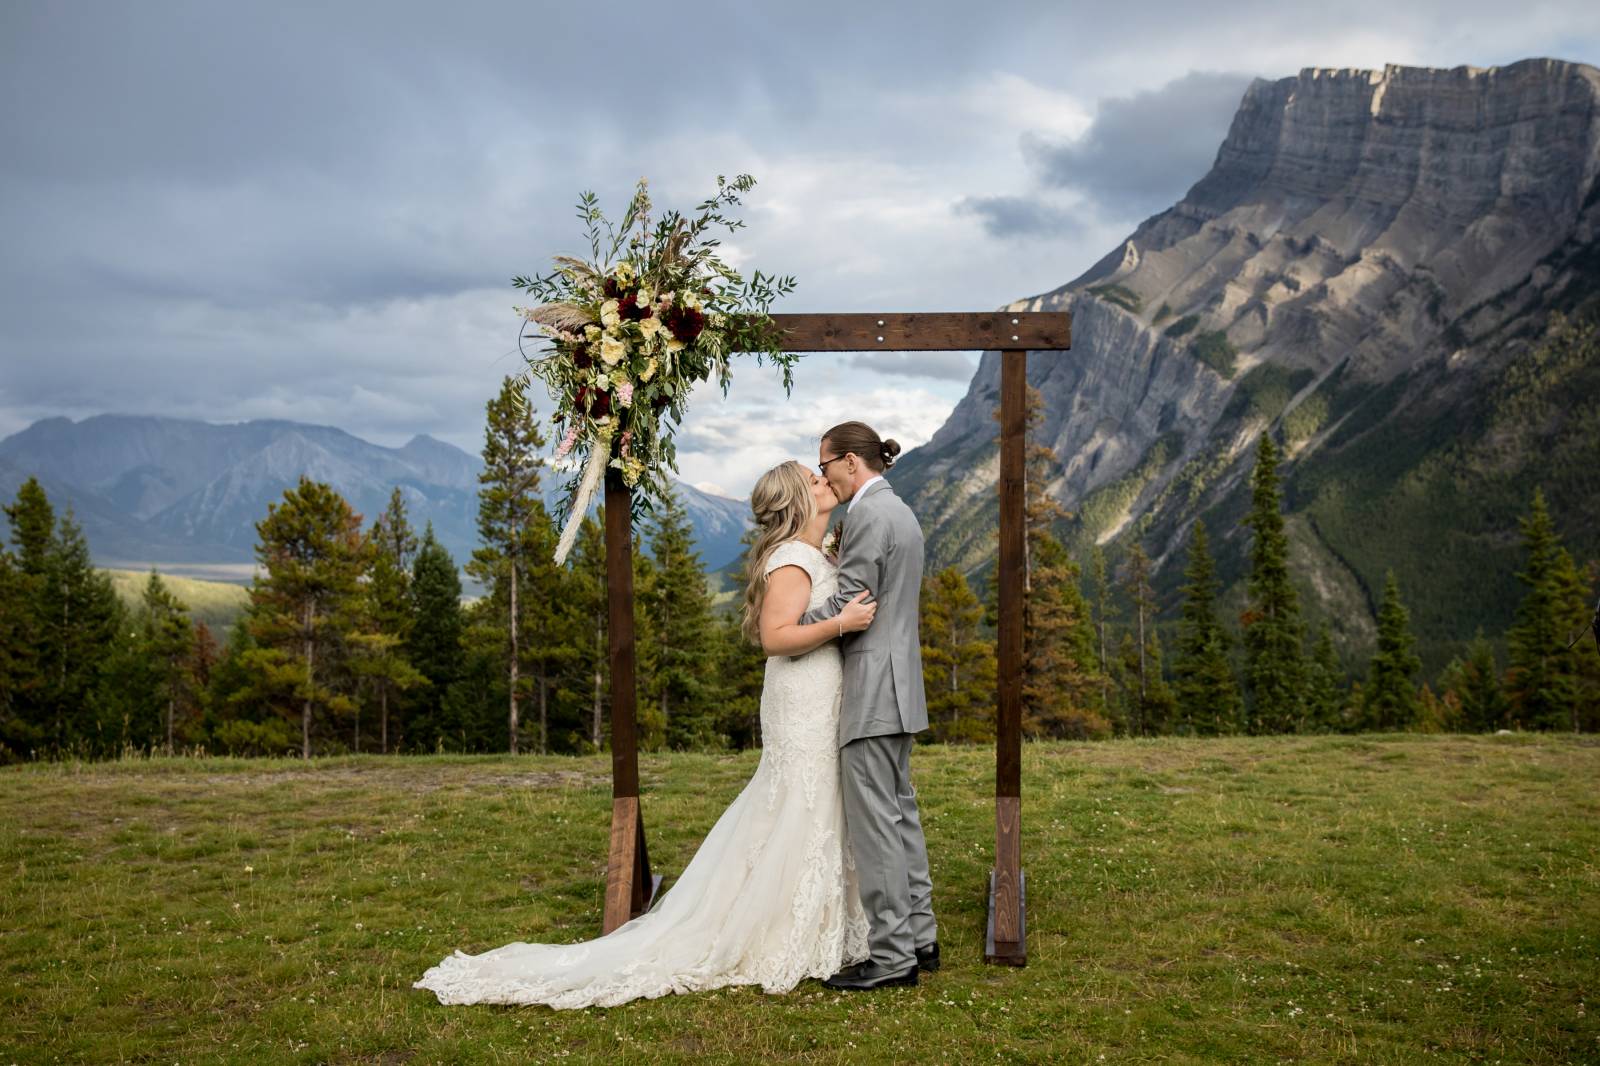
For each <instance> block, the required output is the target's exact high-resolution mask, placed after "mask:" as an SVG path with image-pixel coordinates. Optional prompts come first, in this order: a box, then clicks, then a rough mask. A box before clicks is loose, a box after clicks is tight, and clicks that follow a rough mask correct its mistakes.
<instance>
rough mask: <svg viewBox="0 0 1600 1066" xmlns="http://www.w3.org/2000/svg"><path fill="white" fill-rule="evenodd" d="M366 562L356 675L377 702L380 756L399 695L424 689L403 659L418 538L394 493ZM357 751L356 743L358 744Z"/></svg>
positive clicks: (372, 536)
mask: <svg viewBox="0 0 1600 1066" xmlns="http://www.w3.org/2000/svg"><path fill="white" fill-rule="evenodd" d="M367 540H368V557H369V558H370V559H371V563H370V565H369V567H368V570H367V586H366V602H365V605H364V608H365V609H364V619H363V621H364V624H363V626H362V629H361V633H360V634H359V635H358V637H357V642H358V646H359V647H360V650H361V654H360V667H359V669H360V671H361V672H362V673H363V674H364V675H365V676H366V677H367V678H368V679H369V683H370V686H371V688H372V691H373V693H374V694H375V695H376V696H377V699H378V750H379V751H380V752H383V753H385V754H387V753H388V751H389V718H390V714H391V712H392V711H397V710H398V709H399V706H400V704H399V701H400V699H401V698H402V697H403V694H404V693H406V692H408V691H411V690H414V689H416V688H417V687H419V686H421V685H424V684H426V683H427V679H426V678H424V677H423V676H422V674H421V672H419V671H418V670H417V669H416V667H414V666H413V665H412V664H411V661H410V659H409V657H408V656H407V653H406V648H407V646H408V644H409V642H410V640H411V629H412V625H413V622H414V621H415V616H414V615H413V613H412V607H411V566H412V562H413V560H414V558H415V556H416V552H417V537H416V534H415V533H414V532H412V529H411V523H410V521H409V520H408V519H407V517H406V503H405V497H404V495H402V494H401V492H400V489H399V488H398V487H396V488H395V489H394V491H393V492H391V493H390V495H389V506H388V508H387V509H386V510H385V511H384V512H383V514H381V515H379V516H378V518H377V521H375V522H374V523H373V524H372V529H371V530H370V531H369V532H368V534H367ZM357 747H358V749H359V741H358V743H357Z"/></svg>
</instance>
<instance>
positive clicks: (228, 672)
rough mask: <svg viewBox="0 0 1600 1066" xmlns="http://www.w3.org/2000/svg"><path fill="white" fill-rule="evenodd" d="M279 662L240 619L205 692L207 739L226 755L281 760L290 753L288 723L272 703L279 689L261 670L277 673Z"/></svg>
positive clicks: (247, 620) (290, 736) (248, 618)
mask: <svg viewBox="0 0 1600 1066" xmlns="http://www.w3.org/2000/svg"><path fill="white" fill-rule="evenodd" d="M280 663H281V659H280V657H278V656H275V655H272V654H271V652H270V651H269V650H268V649H263V648H261V647H260V646H259V645H257V644H256V640H255V635H254V634H253V633H252V631H251V624H250V617H249V615H248V614H247V615H246V616H245V617H244V618H241V619H240V620H239V622H238V623H237V624H236V625H235V626H234V627H233V631H232V633H230V634H229V637H228V643H227V646H226V647H225V648H224V649H223V652H222V656H221V658H220V659H218V660H217V665H216V667H215V669H213V670H212V671H211V677H210V683H209V685H208V686H207V691H206V707H207V711H208V714H207V721H206V735H207V736H208V737H209V738H210V743H211V745H212V746H213V747H214V748H215V749H216V750H218V751H223V752H227V753H228V754H230V755H284V754H287V753H288V752H290V751H292V750H293V749H294V738H293V736H292V734H291V733H290V727H289V720H288V718H286V717H285V716H284V715H283V714H281V713H279V710H278V707H277V705H276V704H275V702H274V699H275V697H277V696H278V686H275V685H273V684H270V683H267V682H265V681H264V680H263V678H262V676H261V673H262V671H263V670H265V671H268V672H271V671H272V670H274V669H275V668H277V669H281V666H280V665H279V664H280Z"/></svg>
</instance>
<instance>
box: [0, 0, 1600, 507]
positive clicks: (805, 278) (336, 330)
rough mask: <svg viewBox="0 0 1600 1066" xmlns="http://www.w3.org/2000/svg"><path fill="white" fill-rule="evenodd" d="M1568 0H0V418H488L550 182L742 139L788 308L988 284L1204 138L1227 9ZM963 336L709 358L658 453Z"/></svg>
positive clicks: (941, 305) (1426, 34)
mask: <svg viewBox="0 0 1600 1066" xmlns="http://www.w3.org/2000/svg"><path fill="white" fill-rule="evenodd" d="M1402 6H1403V7H1404V10H1403V11H1402V10H1401V7H1402ZM1567 6H1568V7H1570V10H1566V9H1563V10H1559V11H1556V10H1554V9H1550V10H1548V11H1545V14H1544V15H1541V16H1540V17H1538V18H1532V17H1529V15H1528V14H1527V13H1526V12H1522V11H1519V10H1514V9H1506V8H1505V7H1504V5H1503V4H1497V3H1494V2H1492V0H1450V2H1448V3H1447V2H1446V0H1427V2H1424V3H1418V4H1414V5H1394V4H1393V3H1392V0H1385V2H1382V3H1379V2H1376V0H1351V3H1350V4H1347V5H1345V6H1342V7H1328V8H1324V9H1318V10H1315V11H1304V10H1298V9H1293V7H1292V5H1288V6H1286V5H1282V4H1271V3H1264V2H1254V0H1240V3H1238V4H1235V5H1232V6H1229V7H1227V8H1225V9H1218V10H1215V11H1211V10H1208V11H1205V12H1203V13H1193V14H1191V13H1190V12H1191V9H1190V8H1189V7H1188V6H1180V5H1179V4H1177V3H1176V2H1175V0H1154V2H1152V3H1149V4H1145V5H1136V6H1133V7H1129V6H1127V5H1124V6H1123V7H1122V8H1107V7H1106V6H1105V5H1099V6H1097V7H1085V8H1079V7H1077V6H1076V5H1065V4H1060V3H1050V2H1045V0H1037V2H1035V0H1015V2H1011V3H1007V4H1005V5H1002V8H1003V10H997V9H995V8H994V7H992V6H989V7H986V6H983V5H973V4H971V3H969V2H967V0H925V2H923V3H921V4H919V5H918V6H917V8H916V10H915V12H914V13H910V14H908V11H907V9H906V8H904V7H903V6H902V5H892V4H883V5H862V4H859V3H856V2H854V0H816V2H813V3H810V4H806V5H800V6H794V5H791V6H790V7H788V8H784V9H781V10H780V9H778V8H774V7H772V6H771V5H753V4H750V3H748V2H747V0H699V2H695V0H686V3H684V4H680V5H677V6H675V7H673V8H671V9H670V11H669V10H668V9H667V8H664V7H663V6H662V5H660V4H643V3H638V2H636V0H620V2H619V3H616V4H613V5H610V6H608V7H607V8H605V9H604V11H603V12H601V13H597V12H596V11H595V10H593V9H588V8H583V7H582V6H581V5H540V4H527V3H517V2H514V0H461V2H458V3H455V4H451V5H449V6H447V7H446V6H441V5H439V4H437V3H435V2H433V0H385V2H383V3H371V2H368V3H358V2H355V0H351V2H341V3H337V4H327V3H320V2H318V3H313V2H308V0H280V2H277V3H272V4H265V3H261V4H226V5H218V4H216V3H214V2H212V0H162V2H161V3H148V4H126V3H120V4H119V3H110V4H93V5H87V6H85V5H81V4H80V5H70V4H51V3H47V2H41V0H34V2H31V3H30V2H26V0H22V2H13V3H9V4H0V95H3V96H4V98H5V99H6V101H7V105H8V106H7V107H5V108H3V109H0V145H3V146H4V150H3V151H0V233H4V234H5V241H4V242H3V244H0V435H5V434H8V433H10V432H13V431H15V430H18V429H21V428H23V427H24V426H25V425H27V424H28V423H29V422H31V421H33V420H35V419H38V418H42V417H47V416H49V415H54V414H67V415H70V416H72V417H83V416H85V415H89V414H95V413H100V412H103V411H126V412H130V413H149V414H172V415H181V416H188V417H201V418H209V419H213V420H218V421H224V420H237V419H243V418H252V417H282V418H297V419H303V420H306V421H326V422H332V423H334V424H337V425H339V426H341V427H342V428H344V429H346V430H348V431H350V432H352V433H356V434H358V435H361V436H364V437H367V438H368V439H372V440H375V441H378V442H379V443H388V444H399V443H403V442H404V441H405V440H406V439H408V438H409V437H410V436H411V435H412V434H414V433H419V432H426V433H431V434H432V435H434V436H436V437H440V438H442V439H446V440H450V441H452V442H453V443H456V444H458V445H461V446H462V447H467V448H476V447H478V446H479V445H480V443H481V438H482V418H483V405H484V402H485V401H486V400H487V399H488V398H489V397H491V396H492V395H494V393H495V391H496V390H497V388H498V386H499V382H500V380H501V378H502V376H504V375H506V374H510V373H515V372H516V371H517V370H518V369H520V362H519V360H518V357H517V356H516V354H515V337H516V333H517V323H516V320H515V318H514V317H513V316H512V314H511V311H510V306H511V304H512V303H514V302H518V295H517V294H516V293H514V292H513V291H512V290H511V288H510V286H509V284H508V282H509V279H510V277H511V275H513V274H516V273H529V272H532V271H536V270H539V269H540V268H541V267H543V266H545V265H546V264H547V263H548V261H549V260H548V257H549V256H550V255H551V254H553V253H557V252H569V253H570V252H577V253H581V252H583V251H584V249H582V248H580V247H578V246H577V239H578V229H577V226H576V223H575V221H574V219H573V218H572V210H571V205H572V202H573V199H574V197H575V195H576V194H577V193H578V192H579V191H581V190H583V189H586V188H592V189H593V190H594V191H595V192H596V193H597V194H598V195H599V196H600V197H601V200H602V203H603V204H605V205H606V206H607V207H608V208H613V209H615V208H618V207H620V206H621V204H622V203H623V202H624V201H625V198H626V196H627V194H628V192H629V190H630V189H631V188H632V184H633V181H634V180H635V179H636V178H637V177H638V176H639V175H641V174H648V175H649V176H650V178H651V181H652V188H653V189H654V191H655V193H656V198H657V200H658V202H661V203H664V204H669V205H676V206H683V207H689V206H692V205H693V204H695V203H697V202H698V201H699V200H700V199H702V198H703V197H704V196H705V195H706V194H707V192H708V191H709V186H710V184H711V181H712V178H713V177H714V176H715V174H717V173H719V172H721V173H727V174H733V173H737V172H739V171H742V170H748V171H751V172H753V173H755V174H756V176H757V177H758V178H759V179H760V181H761V184H760V185H759V186H758V187H757V189H756V190H755V192H754V194H753V195H752V197H751V198H750V201H749V205H748V207H749V209H748V211H747V212H746V213H745V217H746V218H748V219H749V220H750V223H751V224H750V227H749V228H748V229H747V230H743V231H740V233H739V234H737V235H735V237H734V238H732V239H731V240H730V241H729V245H728V250H729V251H730V254H731V255H736V256H737V258H738V261H739V262H741V263H744V264H747V265H753V266H760V267H762V268H764V269H768V270H776V271H779V272H781V273H792V274H794V275H796V276H797V277H798V278H799V280H800V286H799V289H798V290H797V292H796V294H795V295H794V296H793V297H791V298H790V299H789V300H787V301H785V304H784V306H782V307H781V308H779V309H780V310H786V311H871V310H897V311H898V310H908V311H914V310H958V309H984V308H993V307H996V306H999V305H1000V304H1002V303H1004V302H1006V301H1008V300H1012V299H1017V298H1019V297H1023V296H1027V295H1029V294H1032V293H1037V292H1043V291H1047V290H1049V289H1051V288H1054V287H1055V286H1057V285H1059V284H1060V283H1061V282H1062V281H1063V280H1065V279H1067V278H1070V277H1072V276H1074V275H1075V274H1077V273H1079V272H1080V271H1081V270H1082V269H1083V268H1084V267H1086V266H1087V265H1088V264H1089V263H1091V262H1092V261H1093V260H1094V259H1096V258H1098V257H1099V256H1100V255H1101V254H1102V253H1103V252H1104V251H1105V249H1106V248H1108V247H1111V246H1113V245H1114V243H1115V241H1116V240H1117V239H1118V238H1119V237H1121V236H1122V234H1123V232H1124V231H1125V226H1126V222H1127V220H1128V217H1129V214H1130V212H1131V213H1135V214H1136V213H1138V212H1139V211H1143V210H1149V209H1154V208H1157V207H1161V206H1164V205H1165V204H1166V203H1168V202H1170V201H1171V200H1172V199H1174V198H1175V197H1176V196H1177V195H1181V193H1182V191H1183V189H1184V188H1186V187H1187V185H1188V184H1189V183H1190V182H1192V181H1194V180H1195V179H1196V178H1198V177H1199V175H1200V173H1202V172H1203V171H1204V170H1205V167H1206V166H1207V165H1208V164H1209V162H1210V158H1211V154H1212V153H1214V152H1215V149H1216V142H1217V141H1219V140H1220V138H1221V136H1222V133H1223V130H1224V128H1225V125H1226V113H1227V111H1228V110H1229V109H1231V106H1232V101H1225V100H1224V97H1225V96H1226V93H1225V91H1224V90H1225V89H1226V85H1224V84H1223V83H1224V82H1226V81H1227V79H1228V78H1229V77H1232V76H1230V75H1194V76H1190V77H1180V75H1183V72H1185V71H1192V70H1195V69H1198V68H1200V67H1203V66H1205V65H1206V64H1207V63H1208V62H1211V56H1212V55H1213V54H1214V52H1215V47H1216V44H1215V42H1216V41H1218V40H1226V41H1228V42H1229V53H1228V55H1229V57H1230V64H1231V65H1233V66H1236V67H1238V68H1241V69H1254V70H1262V71H1267V72H1270V73H1271V74H1272V75H1274V76H1280V75H1283V74H1288V73H1293V72H1294V71H1295V70H1296V69H1298V67H1299V66H1303V65H1312V64H1322V65H1326V64H1330V63H1338V64H1349V63H1358V64H1361V65H1367V66H1371V65H1378V64H1381V63H1383V62H1388V61H1396V62H1418V61H1426V62H1436V63H1439V64H1442V65H1449V64H1453V63H1457V62H1462V61H1467V60H1470V61H1473V62H1479V63H1485V62H1504V61H1509V60H1512V59H1516V58H1520V57H1521V56H1523V55H1528V54H1542V53H1560V54H1563V55H1565V56H1568V57H1570V58H1575V59H1583V60H1589V61H1593V60H1594V59H1595V58H1596V57H1597V56H1600V46H1597V45H1596V39H1597V38H1596V35H1597V34H1600V16H1597V15H1596V14H1594V13H1593V12H1592V11H1591V10H1590V8H1591V7H1592V5H1581V4H1577V3H1574V4H1571V5H1567ZM1540 10H1541V11H1543V10H1545V9H1540ZM998 26H1003V28H1004V32H996V29H997V27H998ZM1202 26H1203V28H1204V32H1198V30H1199V29H1200V27H1202ZM841 27H846V28H847V32H845V31H843V30H841ZM1441 27H1444V28H1447V29H1448V31H1449V32H1448V33H1441ZM1078 41H1093V42H1094V47H1093V48H1092V49H1082V50H1079V49H1075V48H1073V44H1074V42H1078ZM1064 49H1072V50H1073V61H1072V62H1070V63H1064V62H1063V61H1062V56H1063V51H1064ZM1173 78H1177V79H1178V80H1177V81H1175V82H1173V81H1172V79H1173ZM1194 79H1198V80H1194ZM1208 79H1209V80H1208ZM1161 83H1170V84H1166V85H1165V87H1164V88H1160V89H1153V90H1152V91H1149V92H1143V93H1141V92H1140V90H1142V89H1150V88H1151V87H1152V86H1154V85H1158V84H1161ZM1236 85H1237V88H1238V89H1241V90H1242V87H1243V81H1242V80H1237V81H1236ZM1236 98H1237V95H1236V93H1235V100H1236ZM1096 99H1102V100H1103V103H1102V104H1101V105H1100V108H1099V114H1098V117H1097V118H1096V119H1095V120H1094V121H1093V123H1092V124H1091V126H1090V127H1089V129H1088V131H1087V132H1086V133H1085V134H1084V135H1083V136H1082V137H1080V138H1079V139H1077V140H1074V141H1064V140H1062V135H1063V131H1074V130H1076V129H1078V128H1079V127H1081V126H1082V124H1083V122H1084V121H1085V118H1084V116H1086V115H1087V114H1089V113H1090V112H1091V111H1092V103H1093V101H1094V100H1096ZM1225 105H1226V106H1225ZM1164 108H1170V109H1171V110H1169V111H1164V110H1163V109H1164ZM1219 111H1220V112H1221V115H1220V118H1219V117H1217V113H1218V112H1219ZM1208 116H1209V117H1208ZM1206 123H1210V125H1209V126H1206ZM1202 126H1206V128H1205V129H1204V130H1201V128H1200V127H1202ZM1027 130H1034V131H1036V132H1037V136H1036V137H1035V139H1034V140H1033V141H1032V142H1030V143H1032V144H1033V145H1034V147H1033V148H1030V150H1029V153H1028V154H1026V155H1019V154H1018V152H1017V150H1016V145H1017V143H1018V139H1019V137H1021V136H1022V135H1023V133H1024V132H1025V131H1027ZM1052 131H1053V132H1052ZM1191 142H1192V143H1191ZM1180 145H1187V147H1182V148H1180V147H1179V146H1180ZM1030 165H1031V166H1032V167H1034V168H1036V169H1029V167H1030ZM1030 179H1031V183H1030ZM1141 182H1143V183H1146V184H1147V185H1148V186H1149V187H1148V188H1144V187H1142V186H1141V185H1140V183H1141ZM1163 182H1165V184H1163ZM973 190H984V191H986V192H987V191H993V190H1020V194H1019V195H1015V196H1009V197H1008V196H997V195H980V196H967V197H966V198H965V199H963V196H964V194H967V193H970V192H972V191H973ZM1141 190H1142V191H1141ZM1080 202H1081V204H1082V211H1081V213H1079V204H1080ZM953 204H959V205H960V206H959V207H958V208H957V209H956V210H952V205H953ZM1062 205H1067V206H1062ZM1069 209H1070V210H1071V211H1073V212H1074V214H1073V215H1072V216H1071V217H1070V218H1069V217H1068V216H1067V214H1066V211H1067V210H1069ZM975 222H976V223H977V225H975V224H974V223H975ZM1079 223H1081V226H1082V228H1081V229H1078V228H1075V227H1076V226H1077V225H1078V224H1079ZM1030 234H1040V235H1051V236H1054V237H1056V238H1058V239H1056V240H1039V241H1032V240H1021V241H1019V240H1018V239H1017V238H1025V237H1026V236H1028V235H1030ZM995 238H1004V239H995ZM969 359H970V357H969V356H962V355H959V354H958V355H937V356H936V355H931V354H930V355H926V356H923V355H916V356H905V355H891V354H889V353H870V354H867V355H862V356H851V355H848V354H840V355H838V356H836V357H835V356H825V357H817V358H810V357H808V359H807V360H806V362H805V363H804V365H803V366H802V367H801V369H800V371H799V373H798V375H797V383H798V387H797V388H796V391H795V395H794V396H793V397H787V398H786V397H784V396H783V395H782V390H781V388H779V387H778V385H777V383H776V380H777V379H776V375H774V374H771V373H767V372H764V371H762V370H760V369H758V368H755V367H752V366H747V365H742V366H741V367H740V369H739V370H738V372H737V375H736V384H735V386H734V390H733V392H732V393H731V394H730V396H729V397H728V398H727V399H726V400H722V399H720V398H716V397H714V396H712V395H710V391H709V390H708V393H707V395H706V396H705V398H704V399H702V398H701V396H700V395H699V394H697V397H696V404H695V406H694V407H693V408H692V409H691V414H690V424H689V425H687V426H685V427H684V429H685V432H684V433H683V434H682V435H681V436H680V437H679V443H680V456H681V458H682V461H683V464H684V470H685V473H686V475H688V476H690V477H691V478H692V479H698V480H714V481H717V482H719V483H722V484H725V485H726V487H728V488H729V489H730V490H732V491H735V492H742V491H744V490H745V489H747V488H748V484H749V481H748V479H747V478H748V477H753V475H754V473H759V470H760V469H761V468H760V467H757V466H754V465H750V466H749V468H748V469H746V468H745V467H739V468H738V470H734V471H732V472H730V470H731V468H730V466H729V462H730V460H729V458H728V456H729V454H730V452H729V443H728V442H729V441H731V440H733V439H736V438H738V439H745V438H748V436H749V435H750V434H751V433H756V434H759V433H761V432H762V431H763V429H764V428H765V427H768V426H773V425H781V426H783V427H787V428H785V429H784V430H783V432H784V433H786V434H788V436H787V437H785V438H783V439H784V440H786V441H787V442H788V443H785V444H783V446H782V447H783V448H785V449H789V450H794V449H799V450H800V452H804V451H805V450H806V448H809V447H814V440H812V439H811V437H812V435H814V434H815V432H817V431H818V428H819V427H820V426H824V425H826V424H828V421H829V420H830V419H834V416H835V415H836V414H837V412H838V411H839V410H841V409H843V410H852V411H855V410H860V411H863V412H865V413H866V414H868V415H870V416H871V417H872V418H874V419H880V420H883V421H884V422H885V423H886V424H889V425H891V426H892V427H893V432H894V433H895V434H896V435H897V436H898V437H899V439H900V440H902V442H905V443H907V444H908V446H909V445H910V444H913V443H915V442H916V441H917V440H919V439H926V436H927V435H928V434H930V433H932V432H933V430H934V429H936V428H937V426H938V424H939V423H940V422H942V420H943V417H944V415H945V413H947V412H948V410H949V409H950V407H951V406H953V405H954V403H955V402H956V400H957V399H959V397H960V395H961V394H962V392H963V388H964V385H965V382H966V380H967V378H968V374H969V370H968V367H969V366H970V363H969V362H967V360H969ZM830 360H831V361H830ZM857 360H859V361H857ZM897 420H898V421H897ZM741 427H744V428H743V429H742V430H741ZM741 432H742V433H743V437H742V438H741V437H740V433H741ZM808 441H810V443H809V444H808V443H807V442H808ZM773 447H774V448H777V445H774V446H773ZM697 449H699V450H697ZM773 454H779V452H778V451H774V452H773ZM768 458H770V457H768V456H765V455H762V456H758V457H757V458H753V459H751V460H749V463H750V464H754V463H756V462H757V459H759V461H761V462H766V461H767V460H768ZM740 462H744V460H740ZM752 471H753V472H752ZM741 478H745V479H746V480H743V481H742V482H741Z"/></svg>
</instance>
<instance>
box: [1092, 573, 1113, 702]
mask: <svg viewBox="0 0 1600 1066" xmlns="http://www.w3.org/2000/svg"><path fill="white" fill-rule="evenodd" d="M1089 584H1090V590H1091V593H1090V594H1091V595H1092V596H1093V597H1094V613H1093V618H1094V630H1095V640H1096V642H1097V645H1098V652H1099V655H1098V658H1097V660H1096V662H1097V665H1098V667H1099V671H1100V715H1101V717H1103V718H1105V719H1106V720H1107V721H1110V720H1111V666H1110V663H1109V662H1108V661H1107V659H1106V656H1107V655H1108V654H1109V650H1110V644H1109V640H1110V636H1111V634H1110V625H1111V617H1110V614H1111V580H1110V577H1109V574H1108V572H1107V568H1106V553H1105V549H1103V548H1101V547H1100V545H1099V544H1098V543H1096V544H1094V545H1091V546H1090V548H1089Z"/></svg>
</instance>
